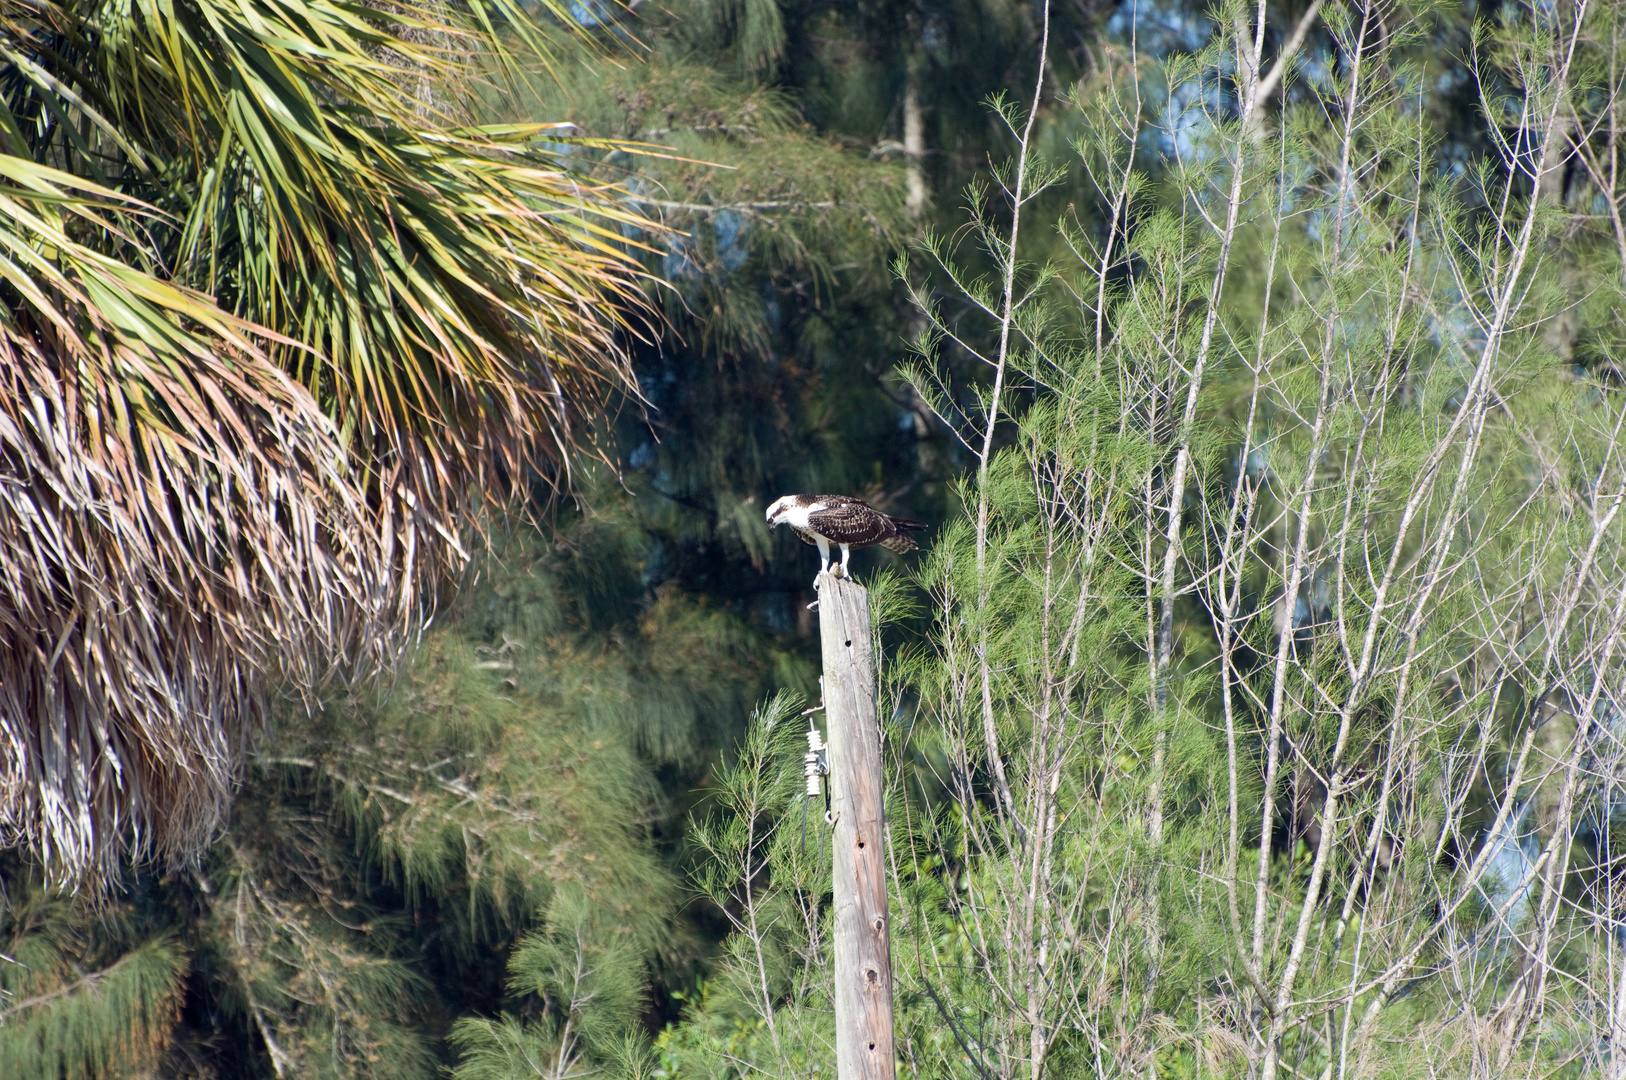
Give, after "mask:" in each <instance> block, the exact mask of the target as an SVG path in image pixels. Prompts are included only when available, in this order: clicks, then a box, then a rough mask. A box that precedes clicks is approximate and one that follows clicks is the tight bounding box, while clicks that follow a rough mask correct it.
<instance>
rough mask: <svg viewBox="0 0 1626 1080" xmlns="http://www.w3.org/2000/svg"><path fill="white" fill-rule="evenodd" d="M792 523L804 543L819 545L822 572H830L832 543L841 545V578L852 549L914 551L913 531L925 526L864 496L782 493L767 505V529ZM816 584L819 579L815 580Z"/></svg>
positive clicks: (845, 570) (791, 527)
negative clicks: (888, 511) (882, 509)
mask: <svg viewBox="0 0 1626 1080" xmlns="http://www.w3.org/2000/svg"><path fill="white" fill-rule="evenodd" d="M780 525H789V526H790V530H791V532H793V533H795V534H796V535H797V536H799V537H800V538H801V540H802V543H804V544H816V545H818V548H819V575H820V576H821V577H822V576H823V575H824V574H827V573H829V572H830V545H831V544H836V545H838V546H839V547H840V548H841V566H840V567H839V569H838V573H837V576H838V577H846V576H847V558H848V556H849V555H851V554H852V549H853V548H862V547H873V546H874V545H876V544H879V545H880V546H881V547H884V548H886V549H887V550H888V551H892V552H896V553H897V554H899V555H902V554H903V553H904V552H906V551H913V550H915V547H916V545H915V538H914V536H912V535H911V534H912V533H916V532H919V531H920V530H922V529H924V528H926V527H927V526H926V524H925V523H924V522H921V521H910V520H909V519H908V518H895V517H892V516H891V515H890V514H883V513H881V512H880V511H879V510H877V509H875V507H873V506H871V505H870V504H869V503H867V502H865V501H864V500H863V499H855V498H853V497H852V496H850V495H782V496H780V497H779V498H777V499H775V500H774V502H773V505H772V506H770V507H768V528H769V529H770V530H771V529H774V528H777V527H778V526H780ZM813 583H814V585H815V586H816V585H817V584H818V578H814V579H813Z"/></svg>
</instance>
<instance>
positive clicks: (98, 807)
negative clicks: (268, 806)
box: [0, 0, 647, 881]
mask: <svg viewBox="0 0 1626 1080" xmlns="http://www.w3.org/2000/svg"><path fill="white" fill-rule="evenodd" d="M568 15H569V12H568V10H567V9H566V8H565V7H564V6H562V5H553V4H547V5H543V6H542V9H541V10H540V11H533V10H531V9H529V8H521V7H519V6H517V5H513V4H509V3H506V2H505V0H497V2H494V3H487V2H484V0H481V2H477V3H474V4H430V5H418V6H416V7H414V8H413V9H412V10H411V11H407V10H406V9H402V8H399V7H396V6H390V5H380V6H367V5H347V4H327V3H317V4H299V5H284V4H277V3H260V2H257V0H247V2H242V3H238V2H217V0H196V2H192V0H188V2H185V3H181V4H169V3H136V4H128V5H120V6H115V7H112V8H109V7H108V6H106V5H104V4H97V3H80V2H74V0H68V2H61V3H55V2H44V3H33V2H27V3H24V2H19V0H12V2H7V3H5V4H4V5H0V174H3V176H4V186H5V191H4V193H3V194H0V202H3V205H0V245H3V247H4V251H5V254H4V256H3V257H0V294H3V300H0V367H3V368H4V374H3V376H0V378H3V382H0V469H3V471H4V477H5V482H4V483H3V484H0V489H3V491H4V492H5V494H4V496H3V497H0V537H3V539H0V567H3V568H4V572H3V574H0V577H3V579H4V581H5V583H6V584H5V589H4V592H3V594H0V625H3V627H4V637H5V639H6V640H7V641H8V642H9V643H10V646H9V649H8V656H9V657H10V662H11V664H12V667H11V668H10V669H9V670H8V673H7V675H6V677H5V678H4V680H3V684H4V687H5V691H4V696H3V700H0V732H3V738H0V776H3V777H4V778H5V780H4V786H3V787H0V830H3V834H4V836H5V837H7V838H9V839H10V840H14V841H26V842H27V843H28V844H30V845H31V847H32V849H33V850H34V851H35V852H36V853H37V854H38V855H39V856H40V858H41V859H42V860H43V861H44V863H45V865H46V866H47V867H48V868H49V873H50V874H51V875H52V877H53V878H54V879H55V880H58V881H68V880H73V879H76V878H78V877H80V876H81V875H85V874H87V873H88V874H91V875H92V876H96V875H101V876H106V875H108V874H110V873H111V872H113V871H114V870H115V869H116V868H117V866H118V865H119V863H120V860H121V859H122V858H123V856H124V855H125V854H126V853H132V854H134V855H136V856H137V857H147V856H162V857H169V858H178V857H181V856H185V855H188V854H193V853H195V852H197V851H198V850H199V848H200V846H201V845H202V843H203V842H204V841H205V840H206V838H207V837H208V836H209V835H210V833H211V831H212V830H213V829H214V828H215V827H216V826H217V825H218V824H219V822H220V820H221V816H222V813H223V811H224V808H225V805H226V800H227V793H228V791H229V789H230V785H231V783H232V782H233V780H234V778H235V777H236V775H237V772H238V769H239V766H240V763H241V755H242V751H243V748H244V747H245V745H246V744H247V742H248V740H249V738H250V736H251V734H252V732H253V730H254V729H255V726H256V723H257V719H258V717H259V715H260V703H261V702H262V701H263V698H264V694H265V686H266V685H267V680H268V679H269V680H270V681H271V682H273V683H274V682H279V681H290V682H292V683H294V684H298V685H304V686H307V687H314V686H317V685H319V684H320V683H322V682H323V681H324V680H325V679H326V678H328V677H329V676H330V675H331V674H332V673H333V672H334V670H335V669H336V668H337V669H338V670H340V671H357V672H362V673H366V672H368V671H372V670H377V669H379V668H383V667H387V666H388V665H389V664H390V663H392V662H393V660H394V658H395V656H396V655H397V652H398V649H399V645H400V641H401V631H402V630H403V629H404V628H405V627H406V626H407V625H408V624H409V623H410V621H411V620H412V619H413V618H415V617H417V615H418V614H419V610H418V605H419V602H420V600H421V598H422V596H423V590H424V588H425V587H426V586H429V585H433V584H434V583H435V582H436V581H437V580H439V579H440V578H442V577H443V576H444V575H445V573H446V572H447V571H448V570H450V569H454V568H456V567H458V566H460V565H461V564H462V562H463V560H464V559H465V557H466V551H465V546H464V542H465V540H466V539H467V538H466V537H465V536H464V533H465V530H467V529H468V528H469V527H470V525H471V524H473V522H474V521H475V520H476V518H477V516H478V514H479V512H480V511H481V510H482V509H484V508H486V507H488V506H490V505H493V504H494V502H495V501H500V500H502V499H504V498H505V497H506V496H507V495H508V494H509V493H511V492H512V491H514V490H515V489H516V488H517V489H519V490H521V491H523V490H525V489H527V486H528V485H529V483H530V481H531V478H532V476H533V474H535V473H536V472H537V471H538V470H540V471H541V472H542V473H543V474H552V475H558V473H559V471H560V469H561V468H563V467H564V465H565V463H566V462H567V460H568V458H569V456H570V453H571V451H572V450H573V449H574V448H575V447H576V445H577V444H578V442H579V440H580V438H581V435H582V432H583V431H584V424H583V421H582V417H584V416H588V417H591V416H592V415H593V414H594V413H595V412H596V411H597V410H600V409H602V408H603V407H604V406H605V403H606V401H607V399H608V397H609V396H610V395H612V394H616V393H622V392H627V391H631V390H633V389H634V388H633V385H632V382H631V377H630V374H629V369H628V367H627V359H626V354H625V351H624V348H623V345H622V339H621V338H620V336H619V335H620V334H621V333H622V332H623V331H624V329H625V328H626V327H627V313H628V312H629V311H633V310H636V309H638V308H640V307H641V306H642V299H641V293H640V291H639V284H638V278H639V275H638V272H637V270H636V266H635V264H634V263H632V262H630V261H629V259H628V256H627V254H626V250H625V247H624V242H623V237H622V234H621V232H620V229H621V228H623V227H630V226H639V225H644V224H647V223H646V222H644V220H643V219H642V218H641V217H640V216H639V215H637V214H636V213H635V212H634V211H631V210H629V209H628V208H626V207H625V206H624V205H623V204H622V203H620V202H618V201H616V199H615V198H614V193H613V192H611V191H609V190H607V189H606V188H605V187H604V186H603V185H601V184H599V183H596V182H593V181H590V180H586V179H584V178H583V177H582V176H579V175H573V173H572V170H571V168H570V166H569V163H568V162H567V161H565V160H564V159H563V157H562V155H561V154H560V153H559V152H558V151H557V149H548V148H546V147H544V146H542V145H541V144H540V142H539V140H541V139H543V138H546V139H548V140H550V141H551V142H553V143H554V144H555V146H556V147H557V145H558V144H560V143H561V141H568V134H567V133H564V132H560V131H558V130H557V129H556V128H555V127H554V126H550V125H549V124H546V123H531V124H527V125H513V124H492V123H490V122H489V120H490V119H491V118H490V115H489V113H488V112H487V111H486V108H485V105H484V103H483V98H482V96H481V93H479V92H477V91H478V90H479V88H480V87H481V86H484V85H488V84H490V83H491V81H492V80H493V79H496V80H498V81H499V82H514V81H521V82H523V81H525V80H527V79H533V78H543V77H545V74H544V72H543V68H542V66H541V65H542V64H544V63H545V62H546V60H547V55H548V54H549V52H550V48H551V47H550V45H549V42H550V40H552V39H554V38H557V37H558V36H559V35H560V33H561V30H562V28H569V27H574V26H575V23H574V22H572V21H571V20H570V19H569V18H568ZM554 17H559V18H562V19H563V20H564V21H562V22H560V21H555V19H554ZM566 32H567V33H568V32H571V31H568V30H566ZM582 149H583V150H584V151H590V150H591V148H590V147H586V146H584V147H582Z"/></svg>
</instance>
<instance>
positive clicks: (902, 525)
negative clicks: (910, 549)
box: [887, 514, 931, 532]
mask: <svg viewBox="0 0 1626 1080" xmlns="http://www.w3.org/2000/svg"><path fill="white" fill-rule="evenodd" d="M887 520H888V521H890V522H892V527H893V528H894V529H904V530H906V531H908V532H920V531H921V530H923V529H929V528H931V526H930V525H928V524H926V523H925V522H924V521H910V520H909V519H908V518H896V517H892V516H891V515H890V514H889V515H887Z"/></svg>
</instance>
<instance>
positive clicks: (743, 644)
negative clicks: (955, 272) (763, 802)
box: [0, 489, 809, 1080]
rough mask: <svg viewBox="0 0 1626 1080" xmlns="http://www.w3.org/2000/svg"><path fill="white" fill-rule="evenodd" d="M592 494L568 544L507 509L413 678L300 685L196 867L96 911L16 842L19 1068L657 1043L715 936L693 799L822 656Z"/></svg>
mask: <svg viewBox="0 0 1626 1080" xmlns="http://www.w3.org/2000/svg"><path fill="white" fill-rule="evenodd" d="M595 505H596V509H595V510H594V511H592V512H591V513H586V512H581V513H573V514H570V515H566V516H565V517H564V518H563V520H562V521H561V523H560V525H561V531H560V532H559V533H558V534H556V536H555V538H554V539H555V542H554V543H544V542H543V541H542V540H541V539H540V538H538V537H536V536H534V535H529V534H527V533H525V532H523V531H519V530H516V531H515V532H514V533H512V534H504V535H502V536H495V535H494V537H493V542H492V546H491V548H490V550H489V552H488V553H487V554H485V555H483V556H482V561H481V563H480V565H479V568H478V572H477V575H476V577H475V580H474V581H473V582H472V583H471V584H470V585H469V586H468V587H467V588H466V589H465V590H464V591H463V592H462V593H461V594H460V598H459V600H458V601H457V603H456V604H455V605H454V606H451V607H449V608H448V609H447V610H446V611H445V612H444V614H445V616H446V619H447V625H445V626H443V627H436V628H435V629H433V630H432V631H430V632H428V633H426V634H425V635H424V636H423V637H422V639H421V641H420V642H419V643H418V644H417V645H416V646H415V647H414V649H413V651H412V652H411V653H410V654H409V657H408V659H407V661H406V662H405V663H404V664H403V665H402V666H401V667H400V669H399V670H398V672H397V673H396V676H395V677H394V678H393V680H392V681H391V682H390V683H389V684H387V685H376V686H355V687H352V688H350V689H348V690H344V691H342V692H341V691H335V692H332V693H330V694H329V695H327V696H325V697H324V698H323V699H322V704H321V707H320V708H319V709H314V710H307V709H306V708H304V707H303V706H302V705H301V703H300V700H299V698H298V697H297V696H296V695H290V696H289V697H288V698H287V699H285V700H283V701H282V702H281V705H280V706H279V711H278V712H277V714H276V723H275V727H274V730H273V732H272V733H271V734H270V735H268V736H267V737H266V738H265V739H264V740H262V743H261V745H260V747H259V750H258V752H257V753H256V754H255V755H254V756H253V757H252V758H251V759H250V763H249V766H248V768H247V770H246V773H245V777H244V782H243V787H242V790H241V794H240V796H239V798H238V799H237V801H236V804H235V807H234V812H233V815H232V820H231V822H230V823H229V825H228V827H227V828H226V829H225V830H224V832H223V834H222V835H221V836H220V837H219V839H218V840H217V841H216V842H215V843H214V844H213V845H212V846H211V847H210V849H209V851H208V853H207V855H206V856H205V858H204V859H203V860H201V862H200V864H199V865H197V866H196V867H192V868H183V869H182V870H180V871H177V872H174V873H172V874H170V875H168V876H166V877H164V878H162V879H157V880H154V879H152V878H149V877H145V876H140V875H136V876H133V877H132V878H131V879H130V884H129V887H128V888H127V890H126V891H124V892H121V893H119V894H116V896H115V897H114V898H113V899H112V900H110V901H108V902H107V904H106V905H105V907H104V911H103V912H101V913H98V911H97V910H96V909H95V908H94V907H92V906H87V905H85V904H83V903H78V904H75V903H72V902H70V901H68V900H66V899H64V898H62V897H61V895H60V894H56V893H53V892H51V891H50V890H48V889H47V888H45V887H44V883H43V881H42V880H41V878H40V873H39V868H38V867H37V866H33V867H29V866H27V865H26V864H22V863H20V862H17V863H14V864H11V865H8V867H7V868H6V871H5V878H4V880H5V881H6V883H7V889H8V890H10V897H11V899H12V906H11V907H10V908H8V912H9V915H8V918H12V919H14V920H15V923H16V928H15V930H14V931H13V932H12V936H11V938H10V939H9V941H0V952H4V953H6V954H7V955H8V956H11V957H14V958H15V959H17V960H21V961H22V962H23V963H25V964H26V965H27V967H26V968H23V967H20V966H18V965H15V964H12V963H11V962H10V961H9V960H6V959H3V958H0V978H3V979H5V980H7V981H6V982H4V983H3V984H0V985H3V986H4V988H5V989H6V991H8V995H7V996H6V997H5V998H3V999H0V1009H12V1010H14V1011H11V1012H4V1013H0V1015H3V1016H4V1017H5V1020H6V1022H5V1024H3V1025H0V1076H6V1077H8V1078H9V1077H12V1076H14V1075H15V1076H19V1077H33V1076H39V1077H41V1078H44V1077H52V1078H58V1073H57V1072H53V1071H52V1070H54V1069H69V1068H71V1069H77V1070H79V1071H78V1072H75V1073H71V1075H75V1076H85V1077H87V1078H88V1077H96V1078H104V1077H122V1076H136V1075H145V1074H151V1073H156V1074H159V1075H170V1076H177V1077H197V1078H199V1080H203V1078H222V1080H223V1078H227V1077H244V1078H247V1077H266V1076H277V1077H296V1076H297V1077H305V1076H312V1077H334V1078H341V1077H342V1078H364V1077H374V1078H385V1077H388V1078H391V1080H411V1078H415V1077H422V1078H425V1080H427V1078H428V1077H432V1076H435V1075H439V1074H440V1070H442V1069H443V1068H446V1067H451V1066H454V1065H456V1066H457V1067H458V1068H466V1069H469V1070H473V1071H474V1073H476V1074H478V1073H479V1070H480V1069H482V1068H486V1067H487V1066H489V1064H490V1062H491V1061H494V1060H503V1061H506V1060H509V1059H508V1058H507V1057H504V1056H503V1055H505V1054H507V1053H508V1052H509V1049H510V1048H511V1045H517V1046H520V1047H523V1048H529V1050H527V1052H531V1051H534V1052H535V1053H536V1054H541V1053H542V1052H543V1051H544V1050H545V1051H546V1052H547V1053H548V1054H551V1055H552V1056H551V1057H548V1058H547V1059H546V1060H548V1061H550V1062H553V1063H554V1064H555V1065H557V1064H559V1063H560V1062H562V1063H563V1066H562V1067H563V1068H564V1069H565V1071H567V1072H568V1071H570V1070H572V1069H577V1070H579V1069H583V1068H587V1067H589V1066H594V1067H596V1066H604V1067H610V1066H616V1063H617V1062H630V1063H632V1065H634V1066H636V1064H637V1062H638V1061H641V1060H642V1058H641V1056H640V1055H641V1054H642V1052H643V1051H642V1049H641V1048H640V1047H639V1046H638V1045H637V1044H636V1040H635V1041H634V1043H633V1044H631V1045H628V1044H627V1043H626V1040H625V1039H624V1038H623V1036H624V1035H625V1034H627V1033H628V1032H630V1031H635V1030H636V1029H637V1028H638V1027H639V1026H640V1025H641V1024H642V1023H643V1018H644V1017H645V1015H646V1013H647V1010H648V1009H649V1008H650V1007H651V987H652V985H653V986H655V987H657V988H658V987H659V986H663V985H685V984H687V983H688V982H689V981H690V980H692V978H693V977H694V973H695V971H696V968H697V965H698V963H699V962H700V960H701V959H702V958H703V956H704V953H705V942H704V940H703V938H702V937H701V934H700V931H699V930H697V928H696V924H695V919H694V917H693V914H692V913H690V912H686V911H685V910H683V907H682V894H681V892H680V889H679V885H678V879H677V876H676V874H675V873H674V870H673V868H672V862H671V855H670V851H669V849H670V847H671V845H672V841H671V836H672V834H673V832H674V828H673V824H672V823H673V820H674V819H675V818H677V817H680V816H681V815H682V814H683V813H684V812H685V810H686V809H687V807H688V806H689V805H690V804H691V803H692V801H693V800H694V799H696V798H697V797H699V796H698V795H697V794H696V793H694V792H692V790H691V789H693V788H695V787H697V786H698V785H699V783H700V781H701V780H703V778H704V776H705V774H706V770H707V769H708V767H709V766H710V765H711V763H712V761H713V759H714V754H715V751H714V750H713V749H711V748H713V747H716V746H718V745H722V744H726V743H727V742H728V741H730V740H731V738H732V737H733V732H734V731H736V730H737V728H738V725H739V722H740V718H741V717H742V716H743V715H744V712H745V710H746V708H747V703H748V702H749V701H751V700H752V699H753V698H755V697H756V696H758V695H759V694H760V693H762V691H763V689H764V688H765V687H766V686H768V685H770V684H771V682H773V681H787V682H791V683H794V684H805V683H806V682H807V681H809V680H808V679H807V675H806V672H805V668H804V666H803V665H802V664H801V663H800V662H799V661H798V660H796V659H795V658H794V657H793V656H788V655H785V656H780V657H779V658H778V659H777V660H776V659H775V654H774V651H773V650H772V649H769V648H764V646H763V643H762V642H761V641H760V640H759V639H758V638H757V637H756V636H755V635H753V634H751V633H750V632H748V631H747V630H746V628H745V627H743V626H742V625H741V624H740V623H739V621H738V620H737V619H734V618H732V617H730V616H728V615H726V614H724V613H722V612H719V611H717V610H715V609H714V608H711V607H710V606H708V605H706V604H704V603H702V602H700V601H696V600H693V599H687V598H684V597H682V596H681V595H679V594H677V593H676V592H675V591H673V590H671V589H666V590H663V593H662V595H659V596H656V595H654V594H653V592H652V590H651V589H650V588H649V587H648V585H647V583H646V581H645V580H644V579H643V577H642V576H641V575H640V573H639V569H640V562H641V558H642V556H643V554H644V553H645V548H644V545H643V543H642V542H641V541H640V539H639V534H638V533H637V532H636V530H635V529H633V528H632V527H631V525H630V524H629V522H630V519H629V515H628V513H627V511H626V510H625V509H622V508H618V506H617V499H616V498H615V497H614V496H613V489H611V492H610V493H608V494H605V495H603V496H602V497H601V498H599V499H598V500H597V502H596V504H595ZM109 919H111V920H113V921H111V922H110V921H108V920H109ZM120 919H123V920H124V921H123V922H119V921H118V920H120ZM7 925H8V926H10V925H11V924H9V923H8V924H7ZM121 927H122V929H121ZM159 961H163V962H165V963H168V964H169V966H168V967H161V966H155V965H157V964H158V962H159ZM505 965H509V966H511V972H510V975H509V976H508V977H505V975H504V967H505ZM102 971H105V972H106V975H105V977H104V976H102V975H99V974H98V975H93V977H91V978H88V979H82V980H81V976H84V975H85V974H86V973H87V972H102ZM115 975H116V976H118V978H119V979H123V980H125V981H124V982H119V981H117V980H116V979H115ZM138 975H139V976H140V977H141V978H143V979H145V982H142V983H140V984H139V989H140V991H141V993H140V996H139V997H135V996H132V995H131V994H126V993H125V992H124V991H123V990H122V989H120V988H123V987H127V986H130V985H132V984H131V982H130V980H133V979H135V978H136V977H137V976H138ZM160 976H162V979H167V981H162V980H161V979H160ZM76 980H77V981H76ZM114 990H118V991H119V993H121V994H124V996H109V995H110V993H111V992H112V991H114ZM138 1006H139V1008H138ZM141 1009H145V1010H146V1011H141ZM119 1010H123V1011H119ZM8 1040H10V1041H8ZM98 1040H99V1041H98ZM121 1048H133V1049H128V1050H126V1049H121ZM538 1048H540V1049H538ZM52 1055H54V1056H52ZM514 1060H516V1061H517V1060H520V1059H519V1058H515V1059H514ZM536 1060H539V1061H540V1060H543V1058H542V1057H537V1058H536ZM482 1062H485V1063H486V1064H485V1065H482V1064H481V1063H482ZM491 1067H494V1066H491ZM616 1067H619V1066H616ZM144 1070H145V1071H146V1072H144ZM63 1075H69V1074H67V1073H64V1074H63Z"/></svg>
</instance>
